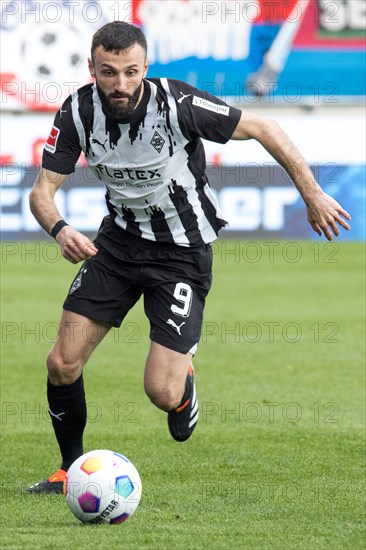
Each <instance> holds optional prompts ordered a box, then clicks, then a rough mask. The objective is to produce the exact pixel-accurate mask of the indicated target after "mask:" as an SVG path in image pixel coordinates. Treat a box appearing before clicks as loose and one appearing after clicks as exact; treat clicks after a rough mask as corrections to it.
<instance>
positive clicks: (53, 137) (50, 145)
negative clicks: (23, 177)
mask: <svg viewBox="0 0 366 550" xmlns="http://www.w3.org/2000/svg"><path fill="white" fill-rule="evenodd" d="M59 135H60V129H59V128H57V127H56V126H52V130H51V132H50V135H49V136H48V139H47V141H46V143H45V144H44V148H45V149H46V151H48V152H49V153H54V152H55V151H56V146H57V140H58V136H59Z"/></svg>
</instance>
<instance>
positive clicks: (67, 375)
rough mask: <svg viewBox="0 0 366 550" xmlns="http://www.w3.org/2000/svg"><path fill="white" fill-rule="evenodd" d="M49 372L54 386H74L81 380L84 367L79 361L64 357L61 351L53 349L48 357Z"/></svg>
mask: <svg viewBox="0 0 366 550" xmlns="http://www.w3.org/2000/svg"><path fill="white" fill-rule="evenodd" d="M47 370H48V377H49V379H50V382H51V383H52V384H55V385H61V384H72V383H73V382H75V380H76V379H77V378H79V376H80V374H81V371H82V365H81V363H80V361H78V360H76V361H75V360H74V361H72V360H70V359H67V358H66V357H63V355H62V353H61V352H60V350H58V349H57V348H53V349H52V350H51V351H50V353H49V354H48V356H47Z"/></svg>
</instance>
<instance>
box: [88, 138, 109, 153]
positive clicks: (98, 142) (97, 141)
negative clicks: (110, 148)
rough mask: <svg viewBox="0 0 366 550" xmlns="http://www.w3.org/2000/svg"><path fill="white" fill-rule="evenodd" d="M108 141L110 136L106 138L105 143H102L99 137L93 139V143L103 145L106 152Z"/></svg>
mask: <svg viewBox="0 0 366 550" xmlns="http://www.w3.org/2000/svg"><path fill="white" fill-rule="evenodd" d="M107 141H108V138H107V139H106V140H104V143H101V142H100V141H99V140H98V139H95V138H93V139H92V143H96V144H97V145H100V146H101V147H103V149H104V151H105V152H107V149H106V148H105V144H106V142H107Z"/></svg>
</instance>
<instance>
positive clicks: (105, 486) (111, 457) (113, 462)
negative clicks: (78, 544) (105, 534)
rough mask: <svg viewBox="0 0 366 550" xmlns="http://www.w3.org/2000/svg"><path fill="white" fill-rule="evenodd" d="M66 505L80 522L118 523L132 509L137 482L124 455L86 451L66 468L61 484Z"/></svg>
mask: <svg viewBox="0 0 366 550" xmlns="http://www.w3.org/2000/svg"><path fill="white" fill-rule="evenodd" d="M64 493H65V496H66V502H67V504H68V506H69V508H70V510H71V512H72V513H73V514H74V515H75V516H76V517H77V518H78V519H79V520H80V521H81V522H83V523H122V522H123V521H126V519H128V518H129V517H130V516H131V515H132V514H133V513H134V512H135V510H136V508H137V506H138V504H139V502H140V498H141V479H140V475H139V473H138V471H137V470H136V468H135V466H134V465H133V464H132V462H130V461H129V460H128V459H127V458H126V457H125V456H123V455H121V454H119V453H115V452H113V451H107V450H96V451H90V452H89V453H85V454H84V455H82V456H80V457H79V458H78V459H77V460H75V462H73V464H72V465H71V466H70V468H69V470H68V472H67V474H66V481H65V484H64Z"/></svg>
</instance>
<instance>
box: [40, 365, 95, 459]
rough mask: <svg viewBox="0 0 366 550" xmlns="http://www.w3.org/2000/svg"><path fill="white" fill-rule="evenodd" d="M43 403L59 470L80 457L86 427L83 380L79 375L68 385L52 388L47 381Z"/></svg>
mask: <svg viewBox="0 0 366 550" xmlns="http://www.w3.org/2000/svg"><path fill="white" fill-rule="evenodd" d="M47 399H48V404H49V411H48V412H49V414H50V417H51V420H52V425H53V429H54V431H55V435H56V439H57V442H58V444H59V447H60V452H61V457H62V464H61V468H62V469H63V470H68V468H69V467H70V466H71V464H72V463H73V462H74V460H76V459H77V458H78V457H79V456H81V455H82V454H83V433H84V428H85V425H86V401H85V392H84V380H83V375H81V376H80V377H79V378H78V379H77V380H75V382H73V383H72V384H64V385H62V386H54V385H53V384H51V382H50V381H49V379H48V380H47Z"/></svg>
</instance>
